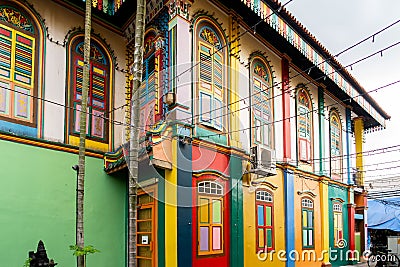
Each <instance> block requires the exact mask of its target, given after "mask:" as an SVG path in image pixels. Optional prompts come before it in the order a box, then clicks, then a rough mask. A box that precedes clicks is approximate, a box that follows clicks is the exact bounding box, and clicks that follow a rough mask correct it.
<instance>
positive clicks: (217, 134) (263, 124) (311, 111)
mask: <svg viewBox="0 0 400 267" xmlns="http://www.w3.org/2000/svg"><path fill="white" fill-rule="evenodd" d="M399 82H400V80H397V81H394V82H391V83H389V84H386V85H384V86H381V87H379V88H376V89H373V90H371V91H368V92H365V93H362V94H359V95H356V96H353V97H349V98H347V99H344V100H342V102H345V101H350V100H352V99H355V98H356V97H359V96H363V95H367V94H369V93H371V92H376V91H378V90H381V89H384V88H386V87H388V86H392V85H394V84H397V83H399ZM338 104H339V105H341V104H340V103H339V102H337V103H334V104H330V105H326V106H324V108H327V107H331V106H336V105H338ZM313 112H318V109H312V110H309V111H308V112H303V113H302V115H305V114H309V113H313ZM298 116H299V115H297V114H296V115H293V116H290V117H286V118H283V119H280V120H275V121H272V122H266V123H262V124H260V125H255V126H250V127H247V128H243V129H239V130H233V131H228V133H234V132H243V131H246V130H251V129H253V128H254V129H256V128H259V127H262V126H265V125H267V126H268V125H271V124H274V123H277V122H283V121H285V120H289V119H293V118H296V117H298ZM224 134H225V133H215V134H209V135H203V136H199V137H203V138H210V137H213V136H221V135H224Z"/></svg>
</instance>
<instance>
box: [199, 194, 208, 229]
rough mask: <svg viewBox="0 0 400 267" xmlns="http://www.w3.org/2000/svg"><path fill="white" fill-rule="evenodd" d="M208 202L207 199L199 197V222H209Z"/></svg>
mask: <svg viewBox="0 0 400 267" xmlns="http://www.w3.org/2000/svg"><path fill="white" fill-rule="evenodd" d="M208 204H209V200H208V199H207V198H200V223H209V219H208V216H209V215H208V214H209V211H208Z"/></svg>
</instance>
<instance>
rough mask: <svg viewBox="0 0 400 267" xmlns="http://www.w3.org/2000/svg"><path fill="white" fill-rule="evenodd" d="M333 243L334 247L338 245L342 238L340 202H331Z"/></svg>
mask: <svg viewBox="0 0 400 267" xmlns="http://www.w3.org/2000/svg"><path fill="white" fill-rule="evenodd" d="M332 209H333V243H334V246H335V247H339V246H340V241H341V240H343V238H344V236H343V213H342V203H340V202H333V208H332Z"/></svg>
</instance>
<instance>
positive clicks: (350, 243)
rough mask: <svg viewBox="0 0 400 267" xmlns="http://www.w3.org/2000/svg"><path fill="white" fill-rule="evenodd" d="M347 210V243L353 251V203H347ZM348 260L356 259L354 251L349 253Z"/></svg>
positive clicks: (354, 234) (354, 241) (354, 243)
mask: <svg viewBox="0 0 400 267" xmlns="http://www.w3.org/2000/svg"><path fill="white" fill-rule="evenodd" d="M347 210H348V212H347V213H348V217H349V220H348V222H349V240H348V245H349V250H350V251H354V250H355V249H356V240H355V238H356V233H355V230H356V228H355V218H354V214H355V205H354V204H348V205H347ZM349 260H356V259H355V255H354V253H351V254H350V259H349Z"/></svg>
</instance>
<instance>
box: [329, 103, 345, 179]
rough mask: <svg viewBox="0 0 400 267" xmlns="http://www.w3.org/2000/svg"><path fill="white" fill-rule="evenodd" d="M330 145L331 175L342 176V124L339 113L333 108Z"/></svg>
mask: <svg viewBox="0 0 400 267" xmlns="http://www.w3.org/2000/svg"><path fill="white" fill-rule="evenodd" d="M329 125H330V147H331V176H332V177H335V176H336V177H339V178H340V177H342V175H341V173H342V159H341V156H342V124H341V122H340V117H339V114H338V113H337V111H336V110H332V111H331V114H330V124H329Z"/></svg>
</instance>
